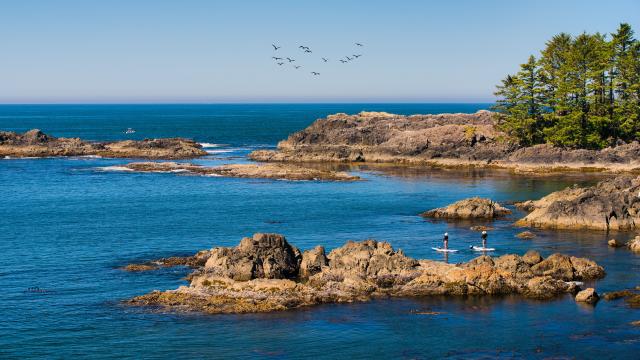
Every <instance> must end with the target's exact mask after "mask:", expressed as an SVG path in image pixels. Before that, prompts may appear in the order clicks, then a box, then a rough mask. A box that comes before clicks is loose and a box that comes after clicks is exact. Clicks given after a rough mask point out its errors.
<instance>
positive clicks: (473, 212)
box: [421, 197, 511, 219]
mask: <svg viewBox="0 0 640 360" xmlns="http://www.w3.org/2000/svg"><path fill="white" fill-rule="evenodd" d="M508 214H511V210H509V209H507V208H505V207H503V206H500V204H498V203H497V202H495V201H492V200H490V199H483V198H479V197H474V198H470V199H464V200H460V201H458V202H455V203H453V204H451V205H449V206H446V207H442V208H437V209H433V210H429V211H425V212H423V213H422V214H421V215H422V216H423V217H430V218H445V219H494V218H497V217H502V216H505V215H508Z"/></svg>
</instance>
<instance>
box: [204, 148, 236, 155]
mask: <svg viewBox="0 0 640 360" xmlns="http://www.w3.org/2000/svg"><path fill="white" fill-rule="evenodd" d="M205 151H206V152H207V154H212V155H215V154H226V153H230V152H234V151H235V150H233V149H224V150H205Z"/></svg>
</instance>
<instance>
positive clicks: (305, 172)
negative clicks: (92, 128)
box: [116, 162, 360, 181]
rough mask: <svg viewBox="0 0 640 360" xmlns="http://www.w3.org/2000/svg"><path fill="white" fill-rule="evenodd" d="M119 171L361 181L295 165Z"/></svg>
mask: <svg viewBox="0 0 640 360" xmlns="http://www.w3.org/2000/svg"><path fill="white" fill-rule="evenodd" d="M116 168H118V169H121V170H129V171H135V172H157V173H165V172H173V173H180V174H190V175H202V176H222V177H235V178H252V179H276V180H321V181H357V180H360V178H359V177H358V176H352V175H349V174H348V173H346V172H342V171H332V170H322V169H315V168H309V167H304V166H300V165H295V164H281V163H268V164H228V165H221V166H215V167H208V166H201V165H195V164H189V163H176V162H134V163H129V164H125V165H121V166H117V167H116Z"/></svg>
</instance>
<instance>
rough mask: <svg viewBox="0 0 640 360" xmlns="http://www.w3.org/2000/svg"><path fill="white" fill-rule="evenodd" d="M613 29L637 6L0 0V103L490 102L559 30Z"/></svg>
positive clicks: (569, 1) (629, 1) (637, 24)
mask: <svg viewBox="0 0 640 360" xmlns="http://www.w3.org/2000/svg"><path fill="white" fill-rule="evenodd" d="M620 22H628V23H630V24H631V25H632V26H633V28H634V29H635V30H636V31H638V32H639V34H638V35H640V0H619V1H614V0H609V1H603V0H596V1H591V0H554V1H550V0H543V1H541V0H537V1H533V0H531V1H517V0H510V1H507V0H485V1H471V0H468V1H465V0H448V1H401V0H396V1H377V0H366V1H365V0H363V1H349V0H337V1H333V0H317V1H303V0H291V1H282V0H269V1H266V0H262V1H242V0H228V1H216V0H209V1H204V0H203V1H198V0H180V1H178V0H166V1H163V0H149V1H146V0H108V1H107V0H100V1H97V0H96V1H93V0H75V1H73V0H41V1H35V0H0V103H113V102H116V103H137V102H153V103H155V102H205V103H206V102H491V101H493V100H494V97H493V95H492V93H493V91H494V86H495V84H496V83H497V82H499V80H500V79H501V78H503V77H504V76H505V75H506V74H507V73H511V72H514V71H516V69H517V67H518V64H520V63H522V62H524V61H525V60H526V58H527V56H528V55H529V54H531V53H537V52H538V51H539V50H540V49H541V48H542V47H543V46H544V43H545V41H546V40H548V39H549V38H550V37H551V36H553V35H554V34H556V33H559V32H563V31H564V32H569V33H572V34H577V33H580V32H582V31H587V32H597V31H599V32H603V33H610V32H613V31H615V29H616V28H617V26H618V24H619V23H620ZM355 42H360V43H362V44H364V46H363V47H362V48H357V47H356V46H355V45H354V43H355ZM272 43H276V44H278V45H280V46H282V49H280V50H278V51H275V52H274V51H273V48H272V47H271V44H272ZM300 44H304V45H307V46H309V47H310V48H311V50H312V51H313V53H311V54H304V53H302V51H301V50H300V49H298V48H297V46H298V45H300ZM352 54H363V56H362V57H361V58H359V59H357V60H354V61H352V62H350V63H348V64H341V63H339V61H338V59H339V58H340V57H343V56H345V55H352ZM274 55H278V56H280V55H284V56H290V57H292V58H294V59H295V60H296V62H295V64H299V65H302V68H300V69H298V70H296V69H294V68H293V67H292V66H290V65H289V64H285V65H283V66H278V65H276V64H275V61H274V60H272V59H271V56H274ZM321 56H324V57H327V58H329V62H327V63H324V62H322V60H321V59H320V57H321ZM311 71H317V72H319V73H320V75H319V76H313V75H311V74H310V72H311Z"/></svg>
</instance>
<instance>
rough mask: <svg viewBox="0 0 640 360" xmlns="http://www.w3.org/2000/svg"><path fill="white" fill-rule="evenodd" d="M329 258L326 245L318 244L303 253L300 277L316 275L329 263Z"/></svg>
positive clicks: (306, 277)
mask: <svg viewBox="0 0 640 360" xmlns="http://www.w3.org/2000/svg"><path fill="white" fill-rule="evenodd" d="M328 262H329V260H328V259H327V256H326V254H325V252H324V246H316V247H315V248H313V249H311V250H307V251H305V252H303V253H302V262H301V263H300V277H301V278H305V279H308V278H309V276H312V275H315V274H317V273H319V272H320V271H322V268H323V267H325V266H327V265H328Z"/></svg>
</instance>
